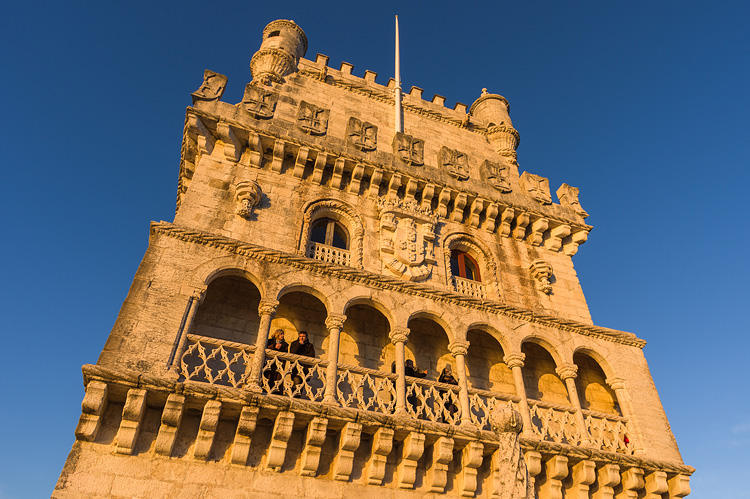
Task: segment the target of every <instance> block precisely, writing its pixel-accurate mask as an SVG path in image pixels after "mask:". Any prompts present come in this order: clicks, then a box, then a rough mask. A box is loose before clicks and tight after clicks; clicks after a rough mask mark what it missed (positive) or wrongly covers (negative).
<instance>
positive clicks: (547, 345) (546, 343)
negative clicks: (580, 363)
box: [521, 334, 565, 367]
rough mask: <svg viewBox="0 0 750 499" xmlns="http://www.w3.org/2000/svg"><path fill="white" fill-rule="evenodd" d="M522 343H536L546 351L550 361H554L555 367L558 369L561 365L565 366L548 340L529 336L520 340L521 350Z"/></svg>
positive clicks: (534, 335)
mask: <svg viewBox="0 0 750 499" xmlns="http://www.w3.org/2000/svg"><path fill="white" fill-rule="evenodd" d="M524 343H536V344H537V345H539V346H540V347H542V348H544V349H545V350H547V353H549V354H550V355H551V356H552V359H553V360H554V361H555V366H556V367H560V366H561V365H563V364H565V362H564V361H563V358H562V356H561V355H560V353H559V352H558V350H557V348H555V347H554V346H553V345H552V343H550V342H549V341H548V340H546V339H544V338H541V337H540V336H537V335H536V334H530V335H528V336H526V337H525V338H524V339H523V340H521V348H523V344H524Z"/></svg>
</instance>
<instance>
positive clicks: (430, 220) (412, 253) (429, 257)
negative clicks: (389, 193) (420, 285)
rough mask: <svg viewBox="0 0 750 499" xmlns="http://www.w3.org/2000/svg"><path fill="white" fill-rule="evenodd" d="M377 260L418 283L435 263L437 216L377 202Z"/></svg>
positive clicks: (399, 275)
mask: <svg viewBox="0 0 750 499" xmlns="http://www.w3.org/2000/svg"><path fill="white" fill-rule="evenodd" d="M379 204H380V206H381V212H380V258H381V259H382V260H383V264H384V265H385V267H386V268H387V269H388V270H390V271H391V272H393V273H394V274H395V275H396V276H398V277H400V278H402V279H404V280H407V281H421V280H424V279H426V278H427V277H429V276H430V274H431V273H432V265H434V264H435V262H436V260H435V224H436V223H437V217H436V216H434V215H431V214H427V213H419V212H417V211H416V210H415V209H414V207H408V206H403V205H402V206H400V204H401V203H392V202H391V203H389V202H382V201H381V202H380V203H379Z"/></svg>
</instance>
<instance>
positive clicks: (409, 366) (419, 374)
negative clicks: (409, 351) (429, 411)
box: [404, 359, 427, 417]
mask: <svg viewBox="0 0 750 499" xmlns="http://www.w3.org/2000/svg"><path fill="white" fill-rule="evenodd" d="M404 371H406V375H407V376H411V377H413V378H424V377H425V376H427V369H425V370H424V371H423V370H421V369H419V367H417V366H416V365H414V361H413V360H411V359H406V362H405V363H404ZM406 393H409V390H408V388H407V390H406ZM406 401H407V402H409V405H410V406H411V409H412V411H414V414H415V415H416V416H417V417H419V414H417V411H418V410H419V407H418V406H419V398H418V397H417V395H416V394H415V393H414V392H412V393H411V394H410V395H409V396H407V397H406Z"/></svg>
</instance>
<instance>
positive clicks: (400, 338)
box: [388, 327, 409, 345]
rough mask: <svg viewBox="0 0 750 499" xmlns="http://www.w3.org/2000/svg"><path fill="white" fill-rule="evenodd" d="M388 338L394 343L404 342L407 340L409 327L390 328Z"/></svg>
mask: <svg viewBox="0 0 750 499" xmlns="http://www.w3.org/2000/svg"><path fill="white" fill-rule="evenodd" d="M388 338H389V339H390V340H391V343H393V344H394V345H395V344H396V343H406V342H407V341H408V340H409V328H408V327H396V328H393V329H391V332H390V333H388Z"/></svg>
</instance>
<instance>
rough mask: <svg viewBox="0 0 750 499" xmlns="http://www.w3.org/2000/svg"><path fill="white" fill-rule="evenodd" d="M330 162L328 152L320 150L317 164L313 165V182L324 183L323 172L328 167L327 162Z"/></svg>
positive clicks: (316, 159) (316, 160)
mask: <svg viewBox="0 0 750 499" xmlns="http://www.w3.org/2000/svg"><path fill="white" fill-rule="evenodd" d="M327 162H328V154H326V153H324V152H322V151H321V152H319V153H318V157H317V158H315V165H313V174H312V183H313V184H321V183H323V172H324V171H325V169H326V163H327Z"/></svg>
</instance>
